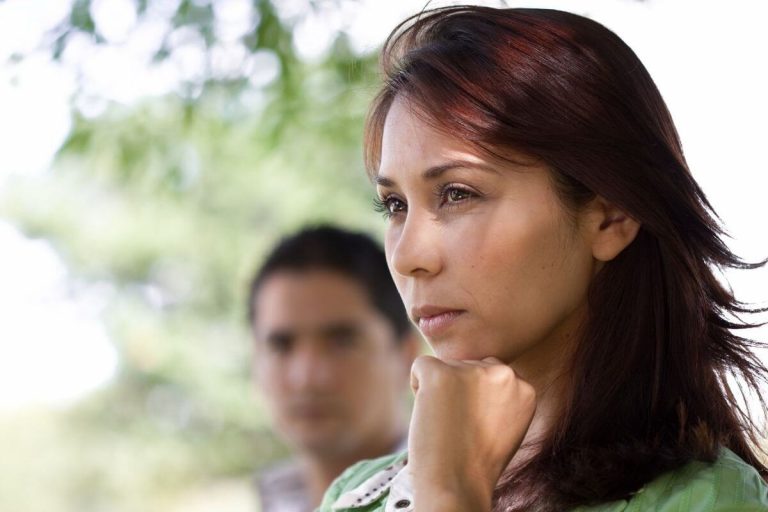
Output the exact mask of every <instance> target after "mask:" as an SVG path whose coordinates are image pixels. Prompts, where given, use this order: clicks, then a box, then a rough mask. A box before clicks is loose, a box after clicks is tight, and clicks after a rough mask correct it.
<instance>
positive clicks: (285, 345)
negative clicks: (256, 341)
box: [267, 336, 293, 354]
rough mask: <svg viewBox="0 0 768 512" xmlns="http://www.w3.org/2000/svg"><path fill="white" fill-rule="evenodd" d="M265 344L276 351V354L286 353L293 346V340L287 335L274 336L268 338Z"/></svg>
mask: <svg viewBox="0 0 768 512" xmlns="http://www.w3.org/2000/svg"><path fill="white" fill-rule="evenodd" d="M267 345H268V346H269V349H270V350H271V351H272V352H276V353H278V354H287V353H289V352H290V351H291V349H292V348H293V340H291V339H290V338H289V337H287V336H286V337H275V338H270V340H269V341H268V342H267Z"/></svg>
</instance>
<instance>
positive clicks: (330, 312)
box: [254, 270, 412, 454]
mask: <svg viewBox="0 0 768 512" xmlns="http://www.w3.org/2000/svg"><path fill="white" fill-rule="evenodd" d="M254 313H255V318H256V320H255V325H254V337H255V350H254V357H255V359H254V369H255V374H256V378H257V381H258V383H259V385H260V387H261V390H262V391H263V393H264V395H265V397H266V399H267V402H268V405H269V407H270V410H271V413H272V416H273V419H274V422H275V426H276V428H277V430H278V432H280V434H281V435H282V436H283V437H284V438H285V439H286V441H287V442H288V443H290V444H291V445H293V446H294V447H296V448H297V449H299V450H302V451H307V452H311V453H328V454H340V453H344V452H348V451H355V450H359V449H360V447H361V446H362V445H364V444H366V443H377V442H378V443H380V442H381V437H382V436H388V435H389V436H391V435H392V433H393V431H396V429H397V425H398V424H399V422H400V415H401V414H402V411H401V409H402V400H401V399H402V393H403V388H404V386H405V384H406V383H407V382H408V372H409V370H410V362H411V359H410V357H409V356H411V357H412V354H410V353H408V352H409V351H408V349H407V348H405V347H404V346H403V345H400V344H398V343H397V342H396V339H395V333H394V330H393V328H392V326H391V325H390V323H389V322H388V321H387V320H386V318H385V317H384V316H383V315H382V314H381V313H379V311H378V310H377V309H375V307H374V306H373V305H372V304H371V303H370V300H369V298H368V296H367V294H366V292H365V290H364V289H363V288H362V285H360V284H358V283H357V282H356V281H355V280H353V279H351V278H349V277H346V276H344V275H342V274H339V273H336V272H332V271H326V270H310V271H305V272H288V271H278V272H276V273H274V274H272V275H271V276H269V277H268V278H267V279H266V280H265V281H264V282H263V284H262V286H261V288H260V289H259V291H258V295H257V297H256V301H255V311H254Z"/></svg>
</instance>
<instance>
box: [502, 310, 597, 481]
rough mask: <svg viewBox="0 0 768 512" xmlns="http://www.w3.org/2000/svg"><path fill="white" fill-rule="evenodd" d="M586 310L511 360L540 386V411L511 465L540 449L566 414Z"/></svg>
mask: <svg viewBox="0 0 768 512" xmlns="http://www.w3.org/2000/svg"><path fill="white" fill-rule="evenodd" d="M585 313H586V307H583V308H581V309H579V310H576V311H574V312H573V313H572V314H571V315H570V316H569V317H568V318H567V319H566V320H565V321H564V322H563V323H562V324H560V326H559V327H558V328H557V329H556V330H555V331H553V332H552V333H551V335H550V336H548V337H547V338H546V339H545V340H542V341H541V342H539V343H537V344H536V346H535V348H533V349H531V350H529V351H528V352H526V353H524V354H522V355H521V356H520V357H519V358H517V359H515V360H514V361H512V362H511V363H510V366H511V367H512V369H514V370H515V372H516V373H517V374H518V375H519V376H520V377H521V378H522V379H523V380H525V381H527V382H528V383H529V384H531V385H532V386H533V388H534V389H535V390H536V413H535V414H534V416H533V420H532V421H531V425H530V427H529V428H528V432H527V433H526V435H525V438H524V439H523V443H522V445H521V447H520V449H519V450H518V451H517V453H516V454H515V456H514V457H513V458H512V460H511V461H510V465H509V466H508V468H509V469H513V468H516V467H519V466H520V465H521V464H524V463H525V462H526V461H528V460H530V459H531V458H532V457H533V456H535V455H536V454H537V453H538V449H539V443H540V442H541V441H542V440H544V439H545V438H546V437H547V436H548V435H549V433H550V432H551V431H552V429H553V427H554V424H555V422H556V421H558V419H559V418H560V415H561V414H562V410H563V407H564V403H565V398H566V386H567V382H568V375H569V368H570V362H571V360H572V358H573V355H574V352H575V349H576V342H577V340H578V332H579V328H580V326H581V325H582V321H583V319H584V317H585Z"/></svg>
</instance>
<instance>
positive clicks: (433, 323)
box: [419, 309, 464, 338]
mask: <svg viewBox="0 0 768 512" xmlns="http://www.w3.org/2000/svg"><path fill="white" fill-rule="evenodd" d="M462 313H464V312H463V311H461V310H456V309H454V310H449V311H443V312H440V313H437V314H433V315H424V316H420V317H419V330H421V332H422V334H424V336H426V337H428V338H432V337H435V336H439V335H440V334H442V333H444V332H445V331H447V330H448V329H449V328H450V327H451V326H452V325H453V324H454V322H455V321H456V319H457V318H458V317H459V316H461V314H462Z"/></svg>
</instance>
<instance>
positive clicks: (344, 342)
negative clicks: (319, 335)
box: [331, 333, 357, 348]
mask: <svg viewBox="0 0 768 512" xmlns="http://www.w3.org/2000/svg"><path fill="white" fill-rule="evenodd" d="M331 342H332V343H333V346H334V347H336V348H352V347H354V346H355V345H356V342H357V339H356V338H355V335H354V334H352V333H347V334H337V335H335V336H333V337H332V338H331Z"/></svg>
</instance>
